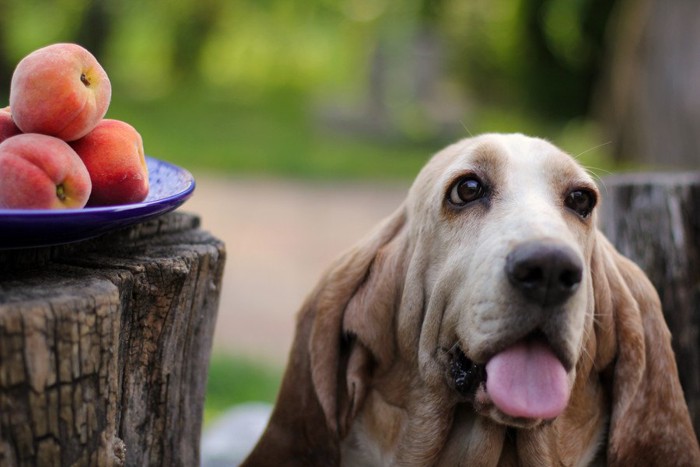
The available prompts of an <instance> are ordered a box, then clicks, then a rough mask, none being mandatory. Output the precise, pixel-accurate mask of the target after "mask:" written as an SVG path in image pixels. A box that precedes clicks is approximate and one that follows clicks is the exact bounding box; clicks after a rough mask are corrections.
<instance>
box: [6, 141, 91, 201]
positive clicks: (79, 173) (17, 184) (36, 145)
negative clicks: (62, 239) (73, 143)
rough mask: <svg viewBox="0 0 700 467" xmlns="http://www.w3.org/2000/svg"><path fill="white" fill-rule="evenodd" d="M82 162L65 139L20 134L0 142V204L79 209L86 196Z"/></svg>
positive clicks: (87, 185)
mask: <svg viewBox="0 0 700 467" xmlns="http://www.w3.org/2000/svg"><path fill="white" fill-rule="evenodd" d="M91 186H92V185H91V183H90V175H89V174H88V171H87V169H86V168H85V164H83V162H82V161H81V160H80V157H78V155H77V154H76V153H75V151H74V150H73V149H72V148H71V147H70V146H69V145H68V144H67V143H66V142H65V141H62V140H60V139H58V138H54V137H52V136H47V135H41V134H36V133H24V134H20V135H16V136H13V137H11V138H8V139H6V140H5V141H3V142H2V143H0V207H1V208H9V209H62V208H75V209H78V208H82V207H83V206H85V203H86V202H87V200H88V198H89V197H90V189H91Z"/></svg>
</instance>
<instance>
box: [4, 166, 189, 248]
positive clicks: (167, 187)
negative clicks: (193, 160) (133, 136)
mask: <svg viewBox="0 0 700 467" xmlns="http://www.w3.org/2000/svg"><path fill="white" fill-rule="evenodd" d="M146 163H147V164H148V180H149V192H148V196H147V197H146V199H145V200H144V201H142V202H141V203H134V204H122V205H118V206H105V207H89V208H83V209H58V210H52V209H51V210H49V209H0V249H10V248H29V247H39V246H49V245H59V244H61V243H70V242H76V241H79V240H87V239H88V238H93V237H97V236H98V235H102V234H103V233H106V232H109V231H112V230H116V229H120V228H122V227H126V226H128V225H131V224H136V223H138V222H142V221H145V220H147V219H150V218H153V217H156V216H160V215H161V214H164V213H166V212H168V211H172V210H174V209H175V208H177V207H178V206H180V205H181V204H182V203H184V202H185V201H186V200H187V198H189V197H190V196H191V195H192V192H193V191H194V185H195V183H194V177H192V174H190V173H189V172H188V171H187V170H185V169H182V168H180V167H178V166H176V165H173V164H169V163H167V162H163V161H160V160H158V159H153V158H152V157H146Z"/></svg>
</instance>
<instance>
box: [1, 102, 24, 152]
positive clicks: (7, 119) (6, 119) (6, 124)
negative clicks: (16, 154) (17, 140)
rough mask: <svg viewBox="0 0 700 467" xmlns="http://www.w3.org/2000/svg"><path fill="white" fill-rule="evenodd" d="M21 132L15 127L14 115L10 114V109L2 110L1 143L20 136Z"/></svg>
mask: <svg viewBox="0 0 700 467" xmlns="http://www.w3.org/2000/svg"><path fill="white" fill-rule="evenodd" d="M20 133H21V131H20V129H19V128H17V125H15V122H14V121H13V120H12V114H11V113H10V108H9V107H5V108H4V109H0V143H2V142H3V141H5V140H6V139H7V138H9V137H10V136H14V135H18V134H20Z"/></svg>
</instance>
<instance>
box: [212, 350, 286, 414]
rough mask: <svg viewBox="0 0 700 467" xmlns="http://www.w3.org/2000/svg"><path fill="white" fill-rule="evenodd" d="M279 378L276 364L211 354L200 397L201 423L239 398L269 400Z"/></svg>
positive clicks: (279, 373) (271, 400)
mask: <svg viewBox="0 0 700 467" xmlns="http://www.w3.org/2000/svg"><path fill="white" fill-rule="evenodd" d="M281 379H282V371H281V369H278V368H273V367H269V366H266V365H264V364H261V363H255V362H253V361H251V360H248V359H245V358H241V357H236V356H231V355H224V354H220V355H216V354H215V355H213V356H212V358H211V362H210V364H209V378H208V380H207V392H206V398H205V400H204V421H205V423H207V422H209V421H211V420H212V419H214V418H216V416H217V415H220V414H221V413H222V412H223V411H225V410H226V409H227V408H229V407H231V406H233V405H236V404H240V403H243V402H254V401H260V402H269V403H273V402H274V401H275V397H277V391H278V390H279V385H280V382H281Z"/></svg>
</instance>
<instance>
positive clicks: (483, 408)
mask: <svg viewBox="0 0 700 467" xmlns="http://www.w3.org/2000/svg"><path fill="white" fill-rule="evenodd" d="M600 198H601V194H600V192H599V189H598V187H597V185H596V183H595V182H594V180H593V179H592V178H591V176H590V175H589V174H588V172H587V171H586V170H584V169H583V168H582V167H581V166H580V165H579V164H578V163H577V162H576V161H575V159H574V158H572V157H570V156H568V155H567V154H565V153H564V152H562V151H561V150H560V149H558V148H557V147H555V146H554V145H552V144H550V143H549V142H547V141H545V140H542V139H538V138H532V137H527V136H524V135H520V134H509V135H503V134H485V135H481V136H477V137H472V138H467V139H464V140H462V141H459V142H457V143H455V144H453V145H451V146H449V147H447V148H445V149H444V150H442V151H440V152H439V153H437V154H436V155H435V156H433V157H432V158H431V159H430V161H429V162H428V163H427V164H426V166H425V167H424V168H423V169H422V170H421V172H420V173H419V174H418V176H417V178H416V179H415V181H414V183H413V185H412V187H411V188H410V190H409V192H408V195H407V198H406V200H405V201H404V202H403V203H402V205H401V206H400V207H399V208H398V209H397V210H396V211H395V212H394V213H393V214H392V215H390V216H389V217H388V218H387V219H385V220H384V221H383V222H382V223H381V224H380V225H378V226H377V227H376V228H375V230H374V231H373V232H371V233H370V234H369V235H368V236H367V237H366V238H364V239H363V240H361V241H360V242H359V243H358V244H356V245H355V246H354V247H353V248H352V249H350V250H349V251H348V252H347V253H345V254H344V255H342V256H341V257H340V258H339V259H338V260H337V262H335V263H334V264H333V265H332V266H331V267H330V269H329V270H328V271H327V272H326V273H325V274H324V275H323V277H322V279H321V280H320V282H319V283H318V285H317V286H316V288H315V290H313V291H312V293H311V294H310V295H309V296H308V298H307V299H306V301H305V303H304V304H303V306H302V309H301V311H300V313H299V315H298V317H297V326H296V334H295V338H294V342H293V344H292V349H291V352H290V356H289V362H288V365H287V368H286V371H285V374H284V377H283V381H282V385H281V389H280V392H279V395H278V398H277V401H276V404H275V407H274V410H273V413H272V416H271V418H270V421H269V423H268V426H267V428H266V430H265V432H264V433H263V435H262V437H261V438H260V440H259V441H258V443H257V445H256V447H255V448H254V449H253V451H252V452H251V454H250V455H249V457H248V459H247V460H246V461H245V462H244V465H246V466H297V465H298V466H333V465H343V466H354V465H362V466H375V465H376V466H431V465H441V466H442V465H445V466H458V465H465V466H466V465H469V466H510V465H524V466H525V465H526V466H550V465H557V466H559V465H566V466H584V465H613V466H634V465H656V466H663V465H669V466H670V465H673V466H680V465H694V466H700V449H699V448H698V442H697V438H696V436H695V433H694V431H693V427H692V424H691V421H690V416H689V413H688V408H687V405H686V403H685V400H684V396H683V391H682V389H681V386H680V382H679V379H678V371H677V367H676V362H675V358H674V355H673V351H672V349H671V337H670V333H669V331H668V328H667V326H666V324H665V321H664V319H663V315H662V311H661V305H660V301H659V298H658V295H657V294H656V291H655V290H654V288H653V286H652V285H651V283H650V282H649V280H648V279H647V278H646V276H645V275H644V273H643V272H642V271H641V270H640V269H639V268H638V267H637V266H636V265H634V264H633V263H632V262H631V261H629V260H628V259H626V258H624V257H622V256H621V255H620V254H619V253H618V252H617V251H616V250H615V249H614V247H613V246H612V245H611V244H610V243H609V242H608V240H606V238H605V237H604V236H603V234H602V233H601V232H600V231H599V230H598V228H597V226H596V218H597V215H596V207H597V205H598V204H599V200H600Z"/></svg>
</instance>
